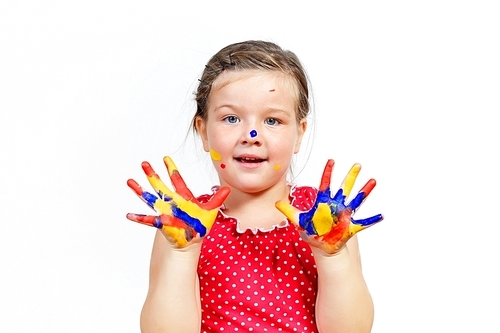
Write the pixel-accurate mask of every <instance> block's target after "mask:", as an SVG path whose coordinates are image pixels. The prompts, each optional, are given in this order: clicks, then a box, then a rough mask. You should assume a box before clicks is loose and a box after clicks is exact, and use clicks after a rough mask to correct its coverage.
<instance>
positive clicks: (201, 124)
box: [195, 117, 210, 153]
mask: <svg viewBox="0 0 500 333" xmlns="http://www.w3.org/2000/svg"><path fill="white" fill-rule="evenodd" d="M195 127H196V131H197V132H198V134H199V135H200V137H201V141H202V142H203V150H204V151H206V152H207V153H208V152H209V151H210V148H209V146H208V135H207V126H206V123H205V120H203V118H201V117H196V120H195Z"/></svg>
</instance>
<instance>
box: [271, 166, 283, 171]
mask: <svg viewBox="0 0 500 333" xmlns="http://www.w3.org/2000/svg"><path fill="white" fill-rule="evenodd" d="M273 169H274V170H276V171H278V170H279V169H281V165H279V164H276V165H275V166H274V167H273Z"/></svg>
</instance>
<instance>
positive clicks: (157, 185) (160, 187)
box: [147, 177, 174, 198]
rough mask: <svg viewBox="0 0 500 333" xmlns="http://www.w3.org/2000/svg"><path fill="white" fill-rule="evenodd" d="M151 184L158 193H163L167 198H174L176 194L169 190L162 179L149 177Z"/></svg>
mask: <svg viewBox="0 0 500 333" xmlns="http://www.w3.org/2000/svg"><path fill="white" fill-rule="evenodd" d="M147 178H148V181H149V183H150V184H151V186H153V188H154V189H155V190H157V191H160V192H161V193H163V195H164V196H165V197H167V198H172V197H173V196H174V192H172V191H170V190H169V188H168V187H167V186H166V185H165V183H163V182H162V181H161V179H160V178H157V177H147Z"/></svg>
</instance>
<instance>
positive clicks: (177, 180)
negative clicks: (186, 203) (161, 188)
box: [163, 156, 194, 200]
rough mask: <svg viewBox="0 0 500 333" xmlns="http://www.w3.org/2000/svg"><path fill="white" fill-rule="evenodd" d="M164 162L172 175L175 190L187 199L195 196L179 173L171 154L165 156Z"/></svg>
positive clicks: (171, 179) (170, 175)
mask: <svg viewBox="0 0 500 333" xmlns="http://www.w3.org/2000/svg"><path fill="white" fill-rule="evenodd" d="M163 163H165V166H166V167H167V170H168V175H169V177H170V181H171V182H172V185H173V186H174V188H175V191H176V192H177V193H178V194H179V195H180V196H182V197H183V198H184V199H186V200H190V199H192V198H194V196H193V193H191V191H190V190H189V189H188V187H187V186H186V183H185V182H184V179H182V176H181V174H180V173H179V170H178V169H177V167H176V166H175V163H174V161H173V160H172V159H171V158H170V156H165V157H164V158H163Z"/></svg>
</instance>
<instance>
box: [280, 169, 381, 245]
mask: <svg viewBox="0 0 500 333" xmlns="http://www.w3.org/2000/svg"><path fill="white" fill-rule="evenodd" d="M333 164H334V161H333V160H328V162H327V163H326V166H325V170H324V171H323V176H322V178H321V184H320V187H319V191H318V196H317V198H316V202H315V203H314V206H313V207H312V208H311V209H310V210H309V211H306V212H303V211H300V210H299V209H297V208H295V207H294V206H292V205H290V204H289V203H287V202H283V201H278V202H277V203H276V208H278V210H280V211H281V212H282V213H283V214H284V215H285V216H286V217H287V218H288V219H289V220H290V221H291V222H292V223H293V224H294V225H295V226H296V227H297V229H298V230H299V232H300V234H301V237H302V238H303V239H304V240H305V241H306V242H308V243H309V244H311V246H315V247H319V248H321V249H323V250H324V251H325V252H326V253H328V254H334V253H337V252H339V251H340V250H341V249H342V248H343V247H344V246H345V244H346V242H347V241H348V240H349V239H350V238H351V237H352V236H354V235H355V234H356V233H358V232H359V231H361V230H363V229H366V228H368V227H370V226H372V225H374V224H375V223H377V222H380V221H382V219H383V216H382V215H381V214H379V215H375V216H372V217H369V218H366V219H362V220H355V219H353V218H352V216H353V215H354V213H355V212H356V210H357V209H358V208H359V206H361V204H362V203H363V201H364V200H365V199H366V197H367V196H368V195H369V194H370V192H371V191H372V190H373V188H374V187H375V185H376V182H375V179H370V180H369V181H368V182H367V183H366V185H365V186H364V187H363V188H362V189H361V190H360V191H359V192H358V194H357V195H356V197H355V198H354V199H352V200H351V201H350V202H349V204H347V205H346V204H345V200H346V198H348V197H349V194H350V192H351V190H352V187H353V186H354V182H355V181H356V178H357V177H358V174H359V171H360V170H361V165H359V164H354V165H353V166H352V168H351V170H350V171H349V173H348V174H347V176H346V178H345V179H344V181H343V182H342V185H341V187H340V189H339V190H338V191H337V193H336V194H335V196H334V197H331V192H330V180H331V175H332V169H333Z"/></svg>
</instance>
